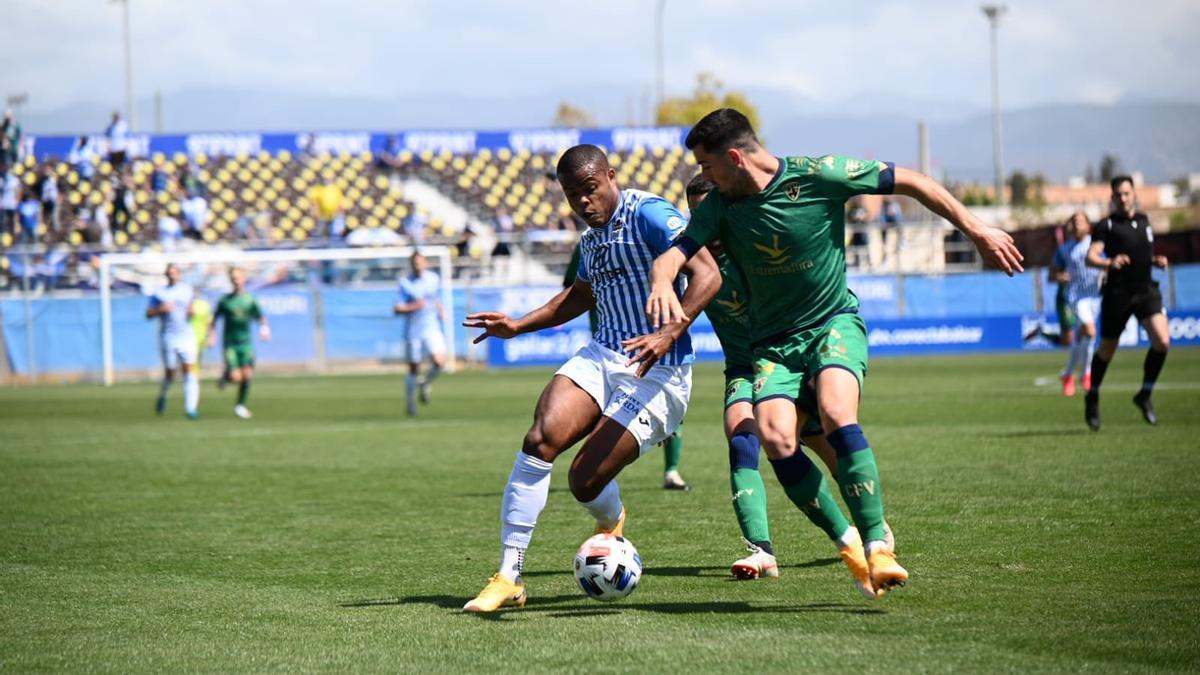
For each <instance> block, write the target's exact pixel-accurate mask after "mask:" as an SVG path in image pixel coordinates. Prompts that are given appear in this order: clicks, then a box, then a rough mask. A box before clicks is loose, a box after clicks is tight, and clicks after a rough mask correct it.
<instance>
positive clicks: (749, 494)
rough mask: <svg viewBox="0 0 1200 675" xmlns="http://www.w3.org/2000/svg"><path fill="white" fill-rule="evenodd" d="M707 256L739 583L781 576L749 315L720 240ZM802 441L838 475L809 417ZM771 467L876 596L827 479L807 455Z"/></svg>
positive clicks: (697, 198) (704, 190)
mask: <svg viewBox="0 0 1200 675" xmlns="http://www.w3.org/2000/svg"><path fill="white" fill-rule="evenodd" d="M713 187H714V186H713V184H712V183H710V182H708V181H707V180H705V179H704V177H703V176H696V177H694V178H693V179H692V180H691V181H689V182H688V184H687V189H686V193H687V200H688V208H689V209H691V210H692V211H695V209H696V207H697V206H698V205H699V204H700V203H701V202H703V201H704V199H705V198H706V197H707V196H708V194H709V193H710V192H711V191H712V190H713ZM708 246H709V250H710V251H712V253H713V257H714V258H715V259H716V261H717V266H718V267H719V268H720V270H721V279H722V281H721V290H719V291H718V292H717V296H716V297H715V298H713V301H712V302H711V303H709V305H708V307H707V308H706V309H705V310H704V313H705V314H707V315H708V319H709V321H711V322H712V326H713V331H714V332H715V333H716V334H717V340H718V341H719V342H720V343H721V350H722V351H723V352H724V353H725V439H726V440H727V441H728V444H729V487H730V491H731V492H732V493H733V511H734V514H735V515H736V516H737V521H738V526H739V527H740V528H741V530H742V538H743V539H745V541H746V547H747V548H748V549H749V555H747V556H746V557H744V558H741V559H740V560H737V561H735V562H734V563H733V566H732V567H731V568H730V572H732V574H733V576H735V577H736V578H738V579H757V578H759V577H760V576H766V577H772V578H774V577H778V576H779V565H778V563H777V562H776V560H775V551H774V549H773V548H772V545H771V530H770V524H769V521H768V519H767V493H766V485H764V484H763V479H762V474H760V473H759V471H758V454H759V445H760V443H759V436H758V425H757V424H755V422H754V408H753V400H754V398H753V393H752V381H753V379H754V358H753V356H752V355H751V352H750V317H749V313H748V311H747V310H748V309H749V307H748V305H747V298H748V294H747V292H746V288H745V285H744V284H743V283H742V277H741V272H740V271H739V270H738V269H737V267H736V266H735V265H734V264H733V262H732V261H731V260H730V259H729V256H728V255H726V254H725V252H724V251H723V250H722V249H721V246H720V242H719V241H715V240H714V241H712V242H709V245H708ZM800 434H801V440H802V442H803V443H804V444H805V445H807V446H808V447H810V448H812V449H813V450H814V451H816V452H817V454H818V455H819V456H820V457H821V459H822V460H823V461H824V462H825V463H826V465H828V466H829V467H830V470H831V471H836V468H835V467H836V460H835V459H834V457H835V454H834V450H833V448H832V447H830V445H829V443H828V442H827V441H826V440H825V437H824V435H823V432H822V431H821V424H820V422H819V421H818V420H817V419H816V417H815V416H810V417H809V419H808V421H807V422H806V423H805V426H804V428H803V429H801V431H800ZM771 467H772V468H773V469H774V470H775V476H776V478H778V479H779V482H780V484H781V485H783V489H784V492H785V493H786V494H787V496H788V498H789V499H791V500H792V503H794V504H795V505H796V506H797V507H798V508H799V509H800V510H801V511H802V512H803V513H804V515H806V516H808V518H809V520H811V521H812V522H813V524H814V525H816V526H817V527H818V528H820V529H821V530H822V531H823V532H825V534H826V536H828V537H829V538H830V539H831V540H832V541H833V542H834V545H835V547H836V548H837V550H838V555H839V556H841V558H842V561H843V562H845V563H846V567H848V568H849V569H850V573H851V574H852V575H854V581H855V585H856V586H857V587H858V589H859V591H860V592H861V593H862V594H863V595H865V596H866V597H868V598H872V599H873V598H876V597H877V593H876V592H875V590H874V588H873V587H872V585H871V581H870V576H869V571H868V568H867V559H866V557H865V553H864V551H863V546H862V539H861V537H860V536H859V534H858V530H856V529H855V528H854V527H852V526H851V525H850V523H849V522H847V521H846V517H845V516H844V515H842V511H841V509H840V508H839V507H838V505H837V503H836V502H835V501H834V500H833V494H832V493H830V491H829V488H828V486H827V485H826V481H825V477H824V475H823V474H822V473H821V470H820V469H818V468H817V467H816V466H814V465H813V463H812V462H811V461H810V460H809V459H808V456H807V455H805V454H804V453H803V452H796V453H794V454H792V455H791V456H789V457H784V458H781V459H772V460H771Z"/></svg>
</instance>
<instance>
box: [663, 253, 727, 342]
mask: <svg viewBox="0 0 1200 675" xmlns="http://www.w3.org/2000/svg"><path fill="white" fill-rule="evenodd" d="M672 250H674V251H678V250H679V249H672ZM683 273H684V274H686V275H687V278H688V287H687V290H685V291H684V292H683V298H682V299H681V300H680V304H681V305H682V306H683V313H684V314H685V315H686V318H685V319H684V320H683V321H681V322H679V325H681V326H682V328H681V329H680V331H679V332H680V333H681V334H682V333H683V331H684V330H687V327H688V326H690V325H691V324H692V322H693V321H695V320H696V317H697V316H700V312H703V311H704V308H705V307H708V303H710V302H712V299H713V298H715V297H717V293H718V292H719V291H720V290H721V270H720V269H718V268H717V261H716V260H713V257H712V254H711V253H709V252H708V249H706V248H702V249H700V250H699V251H697V252H696V255H694V256H692V258H691V260H688V261H687V263H686V264H684V266H683Z"/></svg>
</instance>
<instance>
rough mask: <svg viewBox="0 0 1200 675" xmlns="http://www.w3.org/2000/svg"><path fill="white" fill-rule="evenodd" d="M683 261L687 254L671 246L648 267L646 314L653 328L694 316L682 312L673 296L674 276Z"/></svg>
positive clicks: (682, 264) (681, 266)
mask: <svg viewBox="0 0 1200 675" xmlns="http://www.w3.org/2000/svg"><path fill="white" fill-rule="evenodd" d="M685 263H687V255H686V254H684V252H683V251H682V250H680V249H679V248H678V247H676V246H672V247H671V248H669V249H667V250H666V252H665V253H663V254H662V255H660V256H658V258H656V259H655V260H654V265H652V266H651V267H650V297H649V298H647V299H646V316H647V317H648V318H649V319H650V324H651V325H652V326H654V327H655V328H659V327H660V326H662V325H663V324H670V323H676V322H679V321H683V320H686V319H688V318H689V317H691V316H694V315H689V314H685V313H684V311H683V307H682V305H680V303H679V298H677V297H676V296H675V287H674V284H675V277H677V276H679V271H680V270H681V269H683V266H684V264H685Z"/></svg>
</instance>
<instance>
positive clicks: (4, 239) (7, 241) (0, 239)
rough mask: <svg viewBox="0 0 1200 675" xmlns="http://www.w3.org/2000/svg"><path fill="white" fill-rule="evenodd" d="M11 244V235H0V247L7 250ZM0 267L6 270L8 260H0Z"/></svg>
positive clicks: (5, 233)
mask: <svg viewBox="0 0 1200 675" xmlns="http://www.w3.org/2000/svg"><path fill="white" fill-rule="evenodd" d="M12 243H13V238H12V235H11V234H9V233H7V232H4V233H2V234H0V245H3V246H4V248H8V247H9V246H12ZM0 267H2V268H4V269H8V258H0Z"/></svg>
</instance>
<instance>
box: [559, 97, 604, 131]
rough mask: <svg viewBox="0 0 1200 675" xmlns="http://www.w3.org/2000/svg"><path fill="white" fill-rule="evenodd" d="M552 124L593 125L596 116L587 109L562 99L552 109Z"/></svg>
mask: <svg viewBox="0 0 1200 675" xmlns="http://www.w3.org/2000/svg"><path fill="white" fill-rule="evenodd" d="M552 124H553V125H554V126H556V127H594V126H596V118H595V117H594V116H593V115H592V114H591V113H590V112H588V111H587V110H584V109H583V108H580V107H579V106H577V105H572V104H570V103H568V102H566V101H562V102H560V103H559V104H558V110H556V111H554V121H553V122H552Z"/></svg>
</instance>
